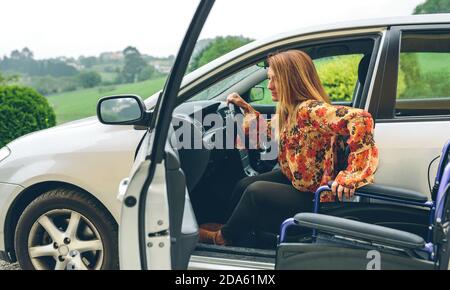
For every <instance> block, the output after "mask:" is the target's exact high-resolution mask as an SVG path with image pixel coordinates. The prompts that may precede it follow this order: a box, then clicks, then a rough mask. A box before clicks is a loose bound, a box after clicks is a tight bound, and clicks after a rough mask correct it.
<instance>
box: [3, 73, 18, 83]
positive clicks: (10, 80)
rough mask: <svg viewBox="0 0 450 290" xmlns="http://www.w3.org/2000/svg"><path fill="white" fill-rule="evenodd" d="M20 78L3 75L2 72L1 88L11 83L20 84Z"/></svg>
mask: <svg viewBox="0 0 450 290" xmlns="http://www.w3.org/2000/svg"><path fill="white" fill-rule="evenodd" d="M19 79H20V77H19V76H18V75H3V74H2V73H1V72H0V86H5V85H8V84H11V83H15V82H18V81H19Z"/></svg>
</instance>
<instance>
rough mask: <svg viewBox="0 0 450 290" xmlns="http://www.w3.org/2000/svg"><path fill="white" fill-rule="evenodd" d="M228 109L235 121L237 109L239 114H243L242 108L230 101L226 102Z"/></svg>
mask: <svg viewBox="0 0 450 290" xmlns="http://www.w3.org/2000/svg"><path fill="white" fill-rule="evenodd" d="M228 109H229V110H230V115H231V117H232V118H233V120H235V121H236V115H237V114H238V111H239V113H240V114H242V115H244V111H243V110H242V108H241V107H239V106H236V105H235V104H233V103H231V102H230V103H228Z"/></svg>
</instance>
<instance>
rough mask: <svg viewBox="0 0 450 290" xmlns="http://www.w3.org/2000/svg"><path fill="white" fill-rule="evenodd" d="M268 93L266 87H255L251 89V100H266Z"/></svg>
mask: <svg viewBox="0 0 450 290" xmlns="http://www.w3.org/2000/svg"><path fill="white" fill-rule="evenodd" d="M265 94H266V88H264V87H254V88H251V89H250V96H249V101H250V102H257V101H261V100H264V95H265Z"/></svg>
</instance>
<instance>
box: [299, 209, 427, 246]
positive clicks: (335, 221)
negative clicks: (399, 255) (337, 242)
mask: <svg viewBox="0 0 450 290" xmlns="http://www.w3.org/2000/svg"><path fill="white" fill-rule="evenodd" d="M294 221H295V223H296V224H298V225H300V226H303V227H306V228H311V229H316V230H319V231H322V232H326V233H329V234H336V235H341V236H344V237H352V238H357V239H358V238H359V239H362V240H365V241H370V242H375V243H380V244H384V245H388V246H394V247H399V248H402V249H421V248H423V247H424V246H425V241H424V239H423V238H422V237H420V236H418V235H415V234H411V233H408V232H404V231H400V230H395V229H391V228H387V227H382V226H377V225H372V224H367V223H362V222H358V221H354V220H349V219H344V218H339V217H334V216H328V215H322V214H315V213H299V214H297V215H295V217H294Z"/></svg>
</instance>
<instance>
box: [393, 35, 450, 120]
mask: <svg viewBox="0 0 450 290" xmlns="http://www.w3.org/2000/svg"><path fill="white" fill-rule="evenodd" d="M396 96H397V98H396V103H395V115H396V117H404V116H434V115H446V114H449V113H450V31H441V32H430V31H427V32H420V33H418V32H406V33H402V37H401V49H400V59H399V69H398V78H397V94H396Z"/></svg>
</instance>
